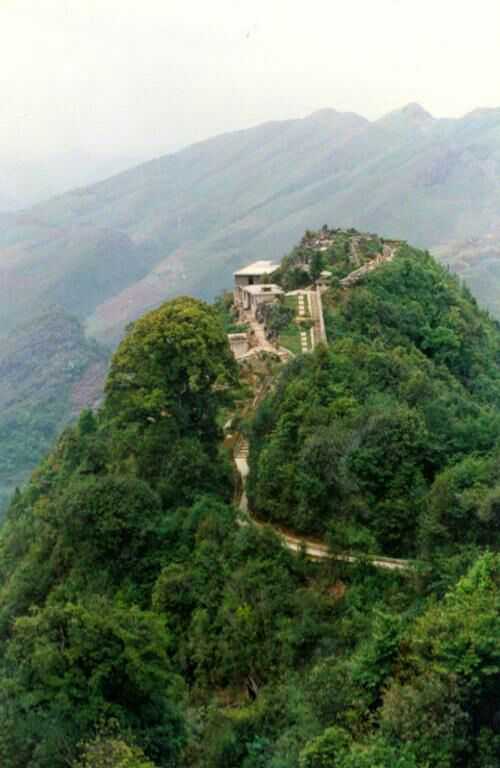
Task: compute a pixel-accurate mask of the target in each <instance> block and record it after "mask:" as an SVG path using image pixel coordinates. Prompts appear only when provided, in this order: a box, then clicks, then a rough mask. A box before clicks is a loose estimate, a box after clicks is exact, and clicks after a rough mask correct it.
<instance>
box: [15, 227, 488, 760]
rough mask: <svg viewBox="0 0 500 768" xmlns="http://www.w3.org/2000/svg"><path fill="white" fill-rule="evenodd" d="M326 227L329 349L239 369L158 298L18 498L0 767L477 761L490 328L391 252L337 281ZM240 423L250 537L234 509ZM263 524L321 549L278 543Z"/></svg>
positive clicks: (196, 312)
mask: <svg viewBox="0 0 500 768" xmlns="http://www.w3.org/2000/svg"><path fill="white" fill-rule="evenodd" d="M347 237H348V235H347V234H345V233H341V234H340V235H339V242H337V241H336V242H335V243H334V244H333V246H332V247H331V248H330V249H329V250H328V249H327V250H325V251H322V252H321V260H322V263H321V264H320V265H317V264H315V265H314V266H315V267H326V266H329V267H331V269H330V271H331V272H332V275H331V287H330V289H329V290H328V292H327V293H326V294H325V296H324V303H325V307H326V313H327V328H328V336H329V344H328V345H327V346H326V345H324V346H322V347H321V346H320V347H318V348H317V349H316V350H315V352H314V353H311V354H307V355H305V356H298V357H296V358H295V359H294V360H292V362H291V363H289V364H287V365H280V364H278V363H277V362H276V361H275V360H273V359H271V358H264V359H259V358H255V360H256V362H255V366H256V367H255V369H252V367H251V364H247V365H245V366H243V367H241V368H240V369H239V370H238V369H237V367H236V364H235V362H234V360H233V358H232V356H231V354H230V351H229V347H228V342H227V338H226V335H225V332H224V326H223V321H222V318H221V317H220V315H219V311H218V309H217V308H216V307H210V306H208V305H206V304H204V303H203V302H201V301H199V300H195V299H189V298H180V299H175V300H173V301H171V302H167V303H165V304H164V305H162V306H161V307H160V308H159V309H157V310H155V311H153V312H150V313H149V314H147V315H145V316H144V317H142V318H141V319H140V320H138V321H137V322H136V323H134V324H133V325H132V327H131V328H130V329H129V331H128V333H127V335H126V336H125V339H124V340H123V341H122V343H121V345H120V346H119V348H118V350H117V352H116V353H115V356H114V358H113V361H112V363H111V368H110V373H109V376H108V380H107V384H106V388H105V400H104V402H103V404H102V406H101V408H100V409H99V411H98V413H96V414H92V413H91V412H90V411H84V412H83V413H82V415H81V417H80V419H79V421H78V423H77V424H75V425H73V426H71V427H68V428H67V429H66V430H65V432H64V433H63V435H62V436H61V438H60V439H59V440H58V442H57V444H56V445H55V447H54V449H53V450H52V452H51V453H50V455H49V456H48V457H47V458H46V459H45V460H44V461H43V462H42V463H41V465H40V466H39V468H38V469H37V471H36V472H35V474H34V475H33V477H32V480H31V482H30V484H29V485H28V487H27V488H26V489H25V490H23V491H22V492H21V493H20V494H17V495H16V497H15V499H14V500H13V502H12V504H11V506H10V509H9V512H8V515H7V518H6V521H5V523H4V525H3V526H2V528H1V529H0V760H1V764H2V766H5V768H63V766H64V768H66V767H67V766H71V768H101V767H102V768H104V767H105V766H109V767H110V768H155V767H156V766H157V767H158V768H202V767H203V768H221V766H224V767H225V768H388V767H389V766H390V768H456V767H457V766H461V767H462V768H493V766H497V765H498V764H499V761H500V730H499V722H500V710H499V703H498V688H499V685H500V594H499V584H500V555H499V552H498V550H499V544H500V517H499V508H500V507H499V504H498V499H499V488H500V470H499V468H500V462H499V453H498V443H499V436H500V409H499V405H500V398H499V394H500V355H499V349H500V330H499V327H498V325H497V323H496V322H495V321H492V320H491V319H490V318H489V316H488V315H487V314H486V313H484V312H483V311H481V310H479V309H478V307H477V304H476V302H475V301H474V299H473V298H472V297H471V295H470V293H469V292H468V291H467V289H465V288H463V287H462V286H461V285H460V284H459V283H458V281H457V280H456V279H455V278H453V277H452V276H450V275H449V274H448V273H447V271H446V270H445V269H443V268H442V267H439V266H438V265H437V264H436V263H435V262H434V261H433V259H432V258H431V257H430V256H429V255H428V254H426V253H425V252H422V251H418V250H415V249H412V248H409V247H408V246H404V247H402V248H401V249H400V250H399V251H398V253H397V255H396V256H395V257H394V258H393V259H392V261H390V262H387V263H385V264H381V266H380V267H379V268H378V269H377V270H374V271H373V272H372V273H370V274H367V275H366V277H365V279H364V280H363V281H361V282H360V283H359V284H357V285H353V286H352V287H348V288H341V286H340V283H339V278H341V277H342V275H343V274H344V273H345V272H346V271H348V269H349V268H348V265H347V263H346V261H347V248H346V247H345V242H347V240H346V238H347ZM378 242H380V241H378ZM297 256H300V248H299V249H298V250H295V251H294V253H293V254H291V256H290V258H289V259H287V260H285V261H284V263H283V265H282V269H281V270H280V274H278V275H277V279H280V280H282V281H286V280H290V279H291V275H290V274H289V273H290V272H293V271H294V270H297V268H298V267H297V261H296V257H297ZM295 277H297V275H295ZM258 366H261V367H260V368H259V367H258ZM255 382H257V384H256V383H255ZM259 382H260V383H259ZM266 382H267V383H266ZM256 386H258V387H260V386H265V387H266V388H267V389H265V390H264V391H260V390H259V397H258V398H257V401H259V402H258V404H257V405H255V402H256V401H255V394H256V391H255V387H256ZM266 391H267V396H265V392H266ZM262 396H263V399H262ZM255 409H256V410H255ZM228 421H229V422H230V429H231V433H230V434H227V435H226V439H225V440H224V439H223V438H224V436H223V433H222V429H221V425H222V424H226V425H227V423H228ZM240 433H243V434H246V435H249V437H250V442H251V452H250V464H251V474H250V478H249V483H250V485H249V487H248V490H249V493H250V497H251V501H252V503H253V512H254V513H255V512H256V513H258V514H260V515H261V516H265V517H266V518H267V519H268V520H271V521H272V522H273V525H271V526H270V527H269V526H268V527H265V526H264V527H262V526H256V525H254V524H253V522H252V521H251V520H242V519H239V514H240V512H239V511H238V509H237V508H236V507H235V506H234V505H233V504H232V502H233V501H234V500H235V498H237V497H238V493H239V490H241V489H238V483H237V478H236V477H235V472H234V470H233V468H232V463H231V460H230V459H231V456H230V453H229V450H230V449H231V446H233V445H234V441H235V440H237V439H238V437H239V435H240ZM243 522H244V523H245V524H242V523H243ZM277 522H278V523H279V524H280V525H284V526H286V527H287V528H289V529H292V530H296V531H297V530H307V531H312V532H314V533H315V535H316V536H320V537H321V538H324V539H325V540H326V541H328V542H329V545H330V552H331V557H330V558H329V559H326V560H324V561H322V562H314V561H310V560H308V559H307V557H305V556H304V554H303V553H302V554H301V553H300V552H299V553H297V554H292V553H291V552H290V551H288V550H287V549H285V548H284V546H283V544H282V542H281V539H280V537H279V536H278V535H277V533H276V531H277V530H278V529H277V528H276V527H275V526H276V523H277ZM374 551H379V552H380V551H382V552H384V551H385V552H391V553H397V554H403V555H406V556H408V555H410V556H411V559H409V560H408V563H407V568H406V569H405V570H404V571H382V570H377V569H376V568H374V566H373V565H371V564H370V563H369V561H368V560H365V558H364V557H363V553H364V552H370V553H373V552H374ZM347 553H349V554H351V555H352V556H353V559H352V561H350V562H349V561H348V560H347V559H346V557H345V556H343V555H345V554H347Z"/></svg>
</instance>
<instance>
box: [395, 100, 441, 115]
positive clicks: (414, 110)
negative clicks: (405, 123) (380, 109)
mask: <svg viewBox="0 0 500 768" xmlns="http://www.w3.org/2000/svg"><path fill="white" fill-rule="evenodd" d="M400 112H401V114H403V115H406V116H407V117H411V118H413V119H414V120H434V117H433V116H432V115H431V113H430V112H428V111H427V110H426V109H424V107H423V106H422V105H421V104H418V102H416V101H412V102H410V103H409V104H407V105H406V106H405V107H403V108H402V109H401V110H400Z"/></svg>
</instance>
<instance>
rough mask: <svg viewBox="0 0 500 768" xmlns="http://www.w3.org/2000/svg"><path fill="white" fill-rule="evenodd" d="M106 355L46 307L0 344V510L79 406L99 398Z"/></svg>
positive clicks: (77, 325) (75, 324)
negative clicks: (43, 312)
mask: <svg viewBox="0 0 500 768" xmlns="http://www.w3.org/2000/svg"><path fill="white" fill-rule="evenodd" d="M107 360H108V354H107V352H106V351H105V350H103V349H100V348H99V347H98V345H97V344H96V343H95V342H91V341H89V340H87V339H86V338H85V334H84V332H83V328H82V326H81V324H80V322H79V321H78V320H77V319H76V318H75V317H71V316H69V315H67V314H65V313H64V312H61V311H60V310H57V309H52V310H51V311H48V312H47V313H46V314H44V315H42V316H41V317H39V318H37V319H36V321H35V322H31V323H28V324H26V325H23V326H21V327H20V328H18V329H17V330H16V332H15V333H12V334H11V335H10V336H8V337H7V338H6V339H4V340H2V342H1V343H0V511H1V510H2V508H3V505H4V503H5V501H6V499H7V495H8V494H9V493H10V492H12V491H13V490H14V488H15V486H16V485H20V484H21V483H23V482H24V481H25V480H26V478H27V476H28V475H29V473H30V471H31V470H32V469H33V467H34V466H35V465H36V464H37V462H38V461H39V460H40V458H41V457H42V456H43V454H44V453H45V452H47V451H48V450H49V448H50V447H51V445H52V443H53V442H54V439H55V437H56V435H57V434H58V433H59V431H60V430H61V429H62V428H63V426H64V425H65V424H66V423H67V421H68V419H69V418H71V417H72V416H73V417H76V416H77V415H78V414H79V412H80V411H81V409H82V408H83V407H85V406H92V405H97V404H98V402H99V400H100V399H101V398H102V388H103V385H104V379H105V375H106V368H107Z"/></svg>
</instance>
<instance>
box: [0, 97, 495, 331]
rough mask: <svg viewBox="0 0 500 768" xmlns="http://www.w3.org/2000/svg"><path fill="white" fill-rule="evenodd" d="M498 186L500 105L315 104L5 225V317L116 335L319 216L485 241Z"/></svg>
mask: <svg viewBox="0 0 500 768" xmlns="http://www.w3.org/2000/svg"><path fill="white" fill-rule="evenodd" d="M499 179H500V110H477V111H475V112H472V113H471V114H469V115H467V116H465V117H464V118H462V119H457V120H441V119H435V118H433V117H432V116H431V115H429V114H428V113H427V112H425V111H424V110H423V109H422V108H421V107H419V106H418V105H414V104H411V105H408V106H407V107H406V108H405V109H403V110H400V111H398V112H396V113H393V114H391V115H388V116H387V117H385V118H383V119H382V120H378V121H375V122H369V121H368V120H365V119H364V118H362V117H359V116H357V115H353V114H342V113H338V112H336V111H334V110H323V111H320V112H317V113H314V114H312V115H310V116H309V117H307V118H305V119H300V120H288V121H284V122H275V123H267V124H265V125H261V126H258V127H256V128H253V129H250V130H245V131H239V132H236V133H231V134H225V135H222V136H218V137H216V138H214V139H210V140H208V141H205V142H202V143H200V144H196V145H194V146H191V147H188V148H187V149H185V150H183V151H181V152H178V153H176V154H172V155H168V156H164V157H161V158H159V159H157V160H153V161H152V162H150V163H147V164H144V165H141V166H139V167H137V168H134V169H132V170H131V171H128V172H126V173H123V174H120V175H119V176H115V177H113V178H110V179H109V180H107V181H104V182H101V183H99V184H96V185H94V186H90V187H86V188H80V189H77V190H75V191H73V192H72V193H69V194H65V195H63V196H61V197H59V198H55V199H53V200H51V201H50V202H48V203H45V204H43V205H39V206H37V207H34V208H32V209H30V210H29V211H25V212H23V213H21V214H19V215H17V216H15V217H13V218H12V219H11V220H10V221H4V222H3V223H2V225H1V227H0V326H1V328H2V329H7V328H9V327H10V328H12V327H13V326H15V325H16V324H17V323H18V322H19V320H20V319H26V318H27V317H28V316H32V315H34V314H37V313H38V312H39V311H40V309H41V308H44V307H45V306H47V305H51V304H53V303H58V304H60V305H61V306H62V307H64V308H65V309H66V310H69V311H71V312H77V314H78V317H79V318H80V319H82V320H85V321H86V323H87V328H88V330H89V332H90V333H91V334H92V335H95V336H97V337H98V338H100V339H105V340H110V341H113V340H116V339H117V338H118V336H119V335H120V333H121V332H122V331H123V328H124V327H125V325H126V323H127V322H128V321H130V320H132V319H134V318H135V317H137V316H138V315H140V314H141V312H143V311H144V310H145V309H146V308H148V307H151V306H153V305H157V304H159V303H160V302H161V301H162V300H164V299H165V297H168V296H173V295H176V294H179V293H183V292H191V293H195V294H197V295H200V296H205V297H209V296H213V295H214V294H215V293H217V292H218V291H219V290H220V289H221V288H222V287H223V286H224V285H228V284H229V280H230V275H231V272H232V270H233V269H234V268H235V267H237V266H239V265H241V264H242V263H244V262H245V261H246V260H250V259H254V258H255V254H259V255H260V256H261V257H262V258H265V257H269V256H270V257H273V258H276V257H280V256H281V255H282V254H283V253H285V252H286V251H287V250H288V249H289V248H290V247H291V246H292V244H293V242H295V241H296V240H297V239H298V238H299V236H300V235H301V233H302V232H303V231H304V229H305V228H306V227H307V226H312V227H317V226H321V225H322V224H323V223H324V222H325V221H328V222H335V223H336V224H338V225H340V226H351V225H354V226H356V227H357V228H358V229H361V230H368V231H384V232H386V233H390V234H392V235H393V236H403V237H406V238H408V239H409V240H411V241H412V242H415V243H416V244H417V245H420V246H425V247H428V246H434V245H441V244H443V243H447V242H449V241H451V240H462V239H464V238H469V237H483V236H485V235H486V234H488V233H489V232H491V231H494V230H495V229H496V228H498V226H499V223H500V214H499V211H500V184H499ZM476 268H478V269H482V266H481V264H477V265H473V266H472V267H471V270H470V273H471V274H468V275H467V277H468V278H469V277H470V279H471V280H473V279H474V273H475V270H476ZM485 268H486V270H488V269H489V268H488V266H487V265H486V267H485ZM492 280H493V281H495V280H496V277H495V274H494V273H493V274H492ZM477 285H478V286H479V285H480V284H479V283H477ZM478 298H480V299H481V298H482V297H481V295H479V296H478ZM485 298H486V299H487V300H488V301H489V300H491V294H490V293H488V294H486V293H485Z"/></svg>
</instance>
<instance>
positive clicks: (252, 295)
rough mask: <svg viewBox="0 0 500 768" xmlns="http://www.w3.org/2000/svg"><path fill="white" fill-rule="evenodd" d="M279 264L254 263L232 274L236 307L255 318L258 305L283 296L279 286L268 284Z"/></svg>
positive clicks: (270, 262)
mask: <svg viewBox="0 0 500 768" xmlns="http://www.w3.org/2000/svg"><path fill="white" fill-rule="evenodd" d="M278 268H279V264H274V263H273V262H272V261H254V263H253V264H249V265H248V266H246V267H243V268H242V269H239V270H238V271H237V272H235V273H234V283H235V285H234V300H235V303H236V305H237V306H238V307H239V308H240V309H241V310H243V311H245V312H250V314H251V315H252V317H255V312H256V310H257V307H258V306H259V305H260V304H268V303H270V302H273V301H275V300H276V299H277V297H278V296H281V295H282V294H283V290H282V289H281V288H280V287H279V285H275V284H274V283H270V282H269V279H270V277H271V275H272V274H273V272H275V271H276V270H277V269H278Z"/></svg>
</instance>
